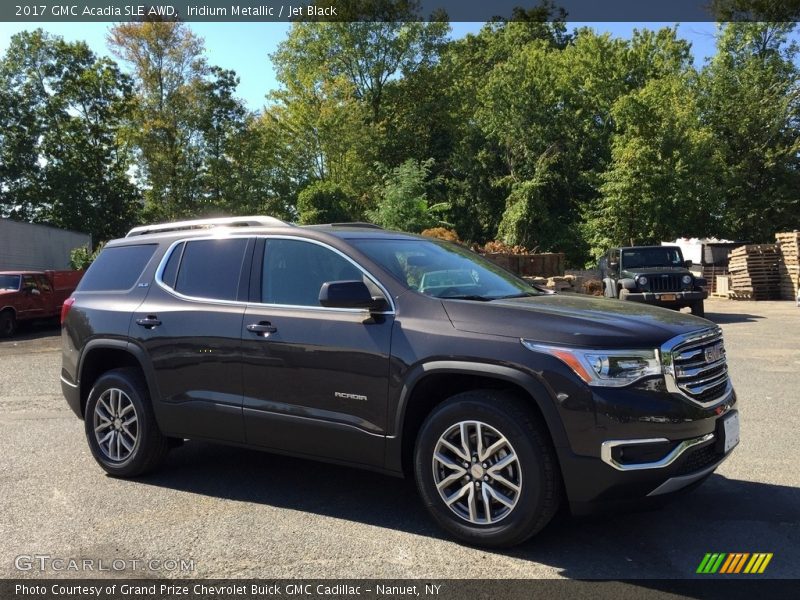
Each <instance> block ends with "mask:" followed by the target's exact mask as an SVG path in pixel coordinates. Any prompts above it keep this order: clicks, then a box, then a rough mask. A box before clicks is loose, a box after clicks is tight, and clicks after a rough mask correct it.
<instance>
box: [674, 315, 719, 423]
mask: <svg viewBox="0 0 800 600" xmlns="http://www.w3.org/2000/svg"><path fill="white" fill-rule="evenodd" d="M713 338H718V339H719V340H720V341H722V328H720V327H718V326H714V327H707V328H705V329H701V330H698V331H693V332H690V333H684V334H681V335H678V336H675V337H674V338H672V339H670V340H667V341H666V342H665V343H664V344H663V345H662V346H661V348H660V349H659V354H660V358H661V370H662V372H663V373H664V381H665V383H666V385H667V390H668V391H669V392H671V393H673V394H679V395H680V396H682V397H684V398H686V399H687V400H689V401H690V402H692V403H693V404H696V405H697V406H701V407H703V408H709V407H711V406H716V405H718V404H722V403H724V402H728V401H729V400H730V399H731V396H732V395H733V384H732V383H731V379H730V375H729V373H728V370H727V358H726V359H725V367H726V368H725V371H724V372H723V373H720V374H719V375H716V376H714V377H712V378H711V379H718V378H719V379H721V378H722V377H725V378H727V382H726V385H725V389H724V390H723V391H722V393H721V394H720V395H719V396H718V397H716V398H713V399H711V400H708V401H706V402H703V401H700V400H698V399H697V398H693V397H692V396H691V395H689V394H687V393H686V392H685V391H683V390H682V389H681V387H680V386H679V385H678V379H680V378H681V377H687V376H688V375H686V374H682V373H679V372H678V367H676V366H675V363H674V361H675V359H676V358H678V359H689V358H694V357H695V356H697V355H698V354H700V350H699V349H698V350H695V351H693V352H688V353H687V350H689V351H691V350H694V349H696V348H697V347H698V346H700V345H702V344H705V343H707V342H708V341H709V340H710V339H713ZM679 346H680V347H681V348H680V354H679V355H678V356H677V357H676V356H674V352H675V349H676V348H678V347H679ZM717 362H719V361H717ZM717 366H719V364H717ZM719 383H722V381H721V380H720V381H719V382H718V383H717V384H715V385H719ZM712 387H713V386H712Z"/></svg>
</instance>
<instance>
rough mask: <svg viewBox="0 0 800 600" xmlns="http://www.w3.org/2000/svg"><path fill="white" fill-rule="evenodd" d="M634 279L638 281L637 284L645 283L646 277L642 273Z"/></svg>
mask: <svg viewBox="0 0 800 600" xmlns="http://www.w3.org/2000/svg"><path fill="white" fill-rule="evenodd" d="M636 281H638V282H639V285H647V277H645V276H644V275H641V276H639V278H638V279H637V280H636Z"/></svg>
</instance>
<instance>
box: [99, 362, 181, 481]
mask: <svg viewBox="0 0 800 600" xmlns="http://www.w3.org/2000/svg"><path fill="white" fill-rule="evenodd" d="M84 424H85V429H86V439H87V441H88V443H89V448H90V449H91V451H92V455H93V456H94V458H95V460H96V461H97V462H98V463H99V464H100V466H101V467H102V468H103V469H104V470H105V471H106V472H107V473H109V474H110V475H114V476H116V477H136V476H137V475H142V474H144V473H146V472H148V471H151V470H153V469H155V468H156V467H158V466H159V465H160V464H161V462H162V461H163V460H164V458H165V457H166V455H167V452H168V451H169V440H168V439H167V438H166V437H165V436H164V435H163V434H162V433H161V431H160V430H159V428H158V424H157V423H156V420H155V416H154V415H153V408H152V406H151V405H150V398H149V394H148V391H147V385H146V384H145V382H144V380H143V379H142V376H141V374H140V373H139V372H138V371H137V370H136V369H115V370H113V371H109V372H108V373H105V374H104V375H102V376H101V377H100V378H99V379H98V380H97V382H96V383H95V385H94V387H93V388H92V391H91V392H89V399H88V401H87V403H86V414H85V415H84Z"/></svg>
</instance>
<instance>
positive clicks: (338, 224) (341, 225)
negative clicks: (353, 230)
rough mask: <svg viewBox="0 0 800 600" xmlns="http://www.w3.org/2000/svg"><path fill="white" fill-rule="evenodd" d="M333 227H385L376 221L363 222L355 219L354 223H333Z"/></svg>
mask: <svg viewBox="0 0 800 600" xmlns="http://www.w3.org/2000/svg"><path fill="white" fill-rule="evenodd" d="M331 227H363V228H364V229H383V227H381V226H380V225H375V223H363V222H360V221H355V222H353V223H331Z"/></svg>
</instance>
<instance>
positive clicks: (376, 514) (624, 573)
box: [139, 442, 800, 589]
mask: <svg viewBox="0 0 800 600" xmlns="http://www.w3.org/2000/svg"><path fill="white" fill-rule="evenodd" d="M139 481H141V482H142V483H145V484H148V485H154V486H159V487H166V488H170V489H177V490H181V491H185V492H190V493H195V494H201V495H207V496H214V497H218V498H225V499H231V500H237V501H243V502H253V503H259V504H266V505H270V506H275V507H282V508H291V509H293V510H299V511H307V512H312V513H315V514H320V515H325V516H331V517H335V518H337V519H346V520H350V521H356V522H359V523H365V524H369V525H374V526H376V527H385V528H390V529H396V530H400V531H406V532H408V533H412V534H416V535H423V536H427V537H433V538H441V539H446V535H445V534H444V533H443V532H442V531H441V530H440V529H439V528H438V527H437V526H436V525H435V524H434V523H433V522H432V521H431V519H430V518H429V517H428V515H427V513H426V512H425V511H424V509H423V507H422V505H421V503H420V502H419V500H418V498H417V494H416V490H415V487H414V484H413V482H412V481H409V480H402V479H395V478H392V477H387V476H384V475H380V474H377V473H370V472H366V471H360V470H356V469H350V468H346V467H339V466H336V465H329V464H324V463H318V462H314V461H307V460H302V459H296V458H288V457H282V456H277V455H272V454H267V453H262V452H257V451H251V450H245V449H239V448H232V447H224V446H217V445H211V444H206V443H201V442H188V443H187V444H185V445H184V446H183V447H182V448H180V449H177V450H176V451H174V452H173V453H172V454H171V456H170V458H169V460H168V463H167V464H166V465H165V467H164V468H163V469H162V470H161V471H159V472H158V473H156V474H154V475H151V476H148V477H145V478H142V479H141V480H139ZM706 552H773V553H774V558H773V560H772V562H771V563H770V565H769V569H768V571H767V572H766V573H765V575H764V576H769V577H780V578H790V577H791V578H797V577H800V489H799V488H795V487H789V486H782V485H774V484H766V483H756V482H749V481H739V480H735V479H727V478H725V477H723V476H721V475H713V476H711V478H709V479H708V480H707V481H706V482H705V483H704V484H703V485H702V486H700V487H699V488H698V489H696V490H694V491H692V492H689V493H686V494H684V495H682V496H680V497H678V498H675V499H673V500H672V502H670V503H668V504H667V505H665V506H663V507H661V508H658V509H649V510H641V511H639V512H630V511H628V512H618V513H611V514H608V513H607V514H603V515H597V516H591V517H580V518H576V517H571V516H569V515H568V514H566V511H564V514H560V515H559V516H558V517H557V518H556V519H555V521H554V522H553V523H551V524H550V525H549V526H548V527H546V528H545V529H544V530H543V531H542V532H540V534H539V535H537V536H536V537H535V538H533V539H532V540H531V541H529V542H527V543H526V544H523V545H522V546H520V547H518V548H514V549H511V550H506V551H501V553H502V554H504V555H506V556H509V557H513V558H517V559H522V560H529V561H535V562H537V563H542V564H546V565H550V566H552V567H555V568H556V569H558V571H559V572H560V574H561V575H563V576H565V577H568V578H574V579H631V578H635V579H639V578H652V579H663V578H687V577H696V575H695V571H696V569H697V566H698V564H699V563H700V561H701V560H702V558H703V556H704V555H705V553H706ZM656 589H658V588H656Z"/></svg>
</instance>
